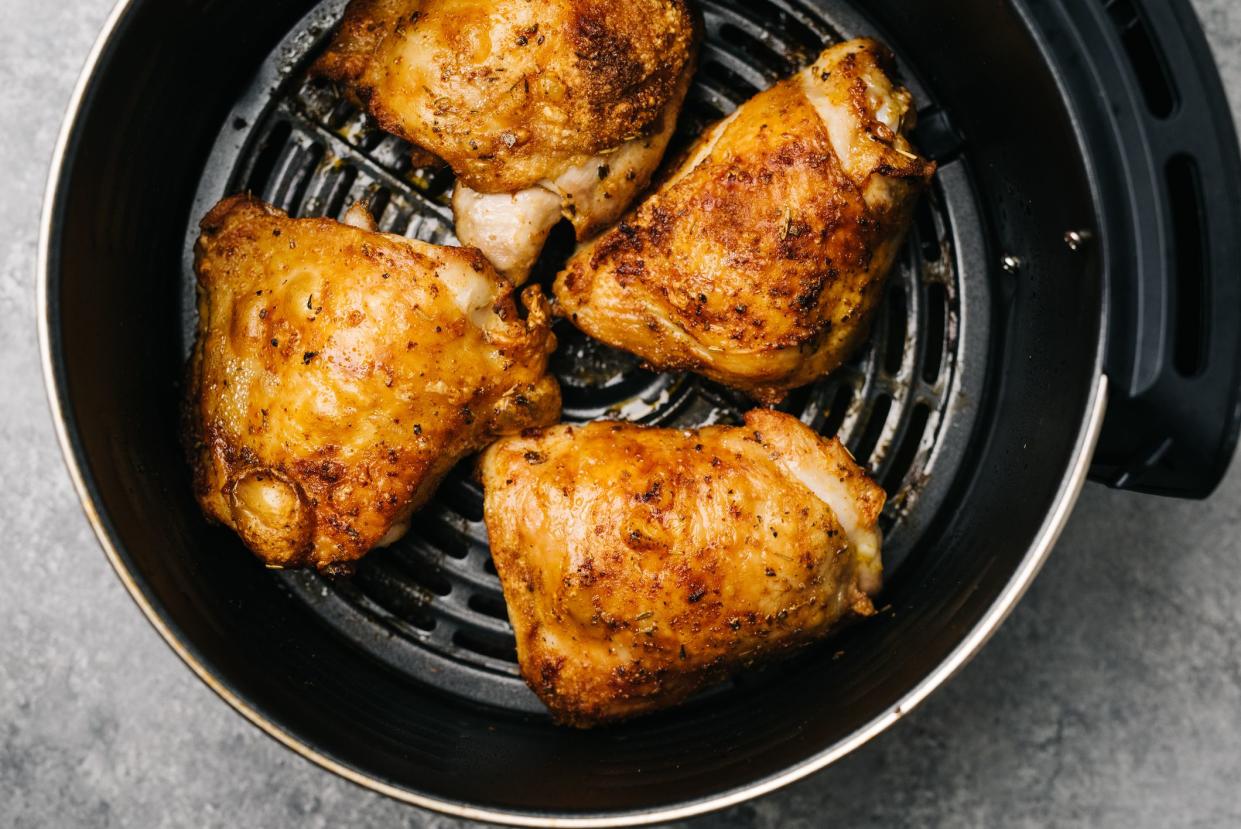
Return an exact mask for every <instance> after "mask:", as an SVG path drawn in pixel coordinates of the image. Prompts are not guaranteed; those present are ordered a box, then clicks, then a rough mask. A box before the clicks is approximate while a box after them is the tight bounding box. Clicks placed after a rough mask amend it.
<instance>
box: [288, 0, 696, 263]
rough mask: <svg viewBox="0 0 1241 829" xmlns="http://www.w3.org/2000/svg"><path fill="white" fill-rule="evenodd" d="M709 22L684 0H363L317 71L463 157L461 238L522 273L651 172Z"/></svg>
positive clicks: (439, 153) (439, 151)
mask: <svg viewBox="0 0 1241 829" xmlns="http://www.w3.org/2000/svg"><path fill="white" fill-rule="evenodd" d="M698 37H699V21H698V19H697V17H696V15H695V14H694V12H692V11H691V9H690V8H689V6H688V4H687V2H686V0H627V2H623V3H617V2H613V0H542V2H537V3H535V2H530V0H352V1H351V2H350V3H349V5H348V7H347V8H346V11H345V15H344V19H343V20H342V22H341V27H340V30H339V31H338V33H337V35H336V37H335V39H334V40H333V42H332V44H331V45H330V46H329V48H328V50H327V51H326V52H325V53H324V54H323V56H322V57H321V58H320V59H319V60H318V61H317V62H316V64H315V67H314V69H313V71H314V72H316V73H317V74H319V75H321V76H323V77H327V78H330V79H333V80H335V81H338V82H339V83H341V84H342V85H344V86H345V88H346V89H348V90H349V91H350V92H351V94H352V95H353V96H354V97H355V98H356V99H357V100H358V101H359V102H360V103H362V104H363V105H364V106H365V107H366V110H367V111H368V112H369V113H370V115H371V116H372V117H373V118H374V119H375V120H376V121H377V122H378V123H379V125H380V126H382V127H383V128H384V129H386V130H388V131H389V132H391V133H394V134H396V135H398V136H400V137H402V138H404V139H406V140H407V141H409V142H410V143H412V144H414V145H415V146H416V147H418V148H419V149H420V151H422V152H425V153H429V154H430V155H431V156H435V157H438V158H439V159H442V160H443V161H444V162H445V163H447V164H448V165H449V166H450V167H452V169H453V171H454V172H455V173H456V174H457V177H458V183H457V187H456V190H455V192H454V195H453V209H454V214H455V216H456V223H457V236H458V238H460V239H461V241H462V242H463V243H464V244H466V245H472V246H474V247H477V248H479V249H480V250H482V251H483V253H484V254H485V255H486V256H487V257H488V258H489V259H490V260H491V262H492V263H493V264H494V265H495V266H496V267H497V268H498V269H499V270H500V272H501V273H503V274H504V275H505V276H507V277H509V278H510V279H511V280H512V281H513V282H514V283H516V284H521V283H522V282H523V281H524V280H525V279H526V278H527V277H528V275H529V273H530V269H531V267H532V266H533V265H534V264H535V262H536V260H537V259H538V256H539V254H540V252H541V250H542V248H543V246H544V244H545V242H546V240H547V237H548V235H549V234H550V232H551V230H552V228H553V227H554V226H555V225H556V224H557V222H559V221H560V219H561V218H562V217H563V218H566V219H568V220H569V221H570V222H571V223H572V224H573V226H574V228H575V231H576V233H577V236H578V238H579V239H587V238H590V237H591V236H592V235H594V234H596V233H598V232H599V231H600V230H602V229H603V228H605V227H607V226H609V225H611V224H612V223H614V222H615V221H616V219H618V218H619V217H620V215H621V214H622V213H623V212H624V210H625V209H626V208H627V207H628V205H629V204H630V203H631V202H632V201H633V199H634V198H635V197H636V196H637V195H638V193H639V192H641V191H642V190H643V189H644V188H645V187H646V186H647V184H648V183H649V182H650V179H651V176H652V174H653V173H654V171H655V169H656V168H657V167H658V166H659V163H660V161H661V159H662V158H663V155H664V151H665V150H666V148H667V146H668V142H669V140H670V139H671V137H672V133H673V131H674V129H675V126H676V118H677V114H678V113H679V111H680V108H681V105H682V103H683V101H684V99H685V94H686V92H687V91H688V88H689V82H690V77H691V76H692V74H693V70H694V65H695V58H696V52H697V42H698Z"/></svg>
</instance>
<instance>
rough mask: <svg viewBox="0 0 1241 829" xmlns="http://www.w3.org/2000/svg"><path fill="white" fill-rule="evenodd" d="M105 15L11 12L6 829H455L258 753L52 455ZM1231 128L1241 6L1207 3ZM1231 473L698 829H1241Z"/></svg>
mask: <svg viewBox="0 0 1241 829" xmlns="http://www.w3.org/2000/svg"><path fill="white" fill-rule="evenodd" d="M111 1H112V0H77V2H73V3H55V2H46V0H3V1H2V2H0V169H3V170H4V171H5V179H6V181H5V184H6V193H5V198H4V199H2V200H0V227H2V228H4V231H3V232H0V378H3V381H4V392H3V394H0V480H3V481H5V482H6V483H5V484H4V486H3V487H0V526H3V528H4V530H5V536H6V538H7V539H8V541H7V543H6V544H5V545H4V550H5V553H4V555H5V557H6V563H5V567H4V577H3V578H0V826H5V827H8V826H17V827H33V826H48V827H64V826H92V827H103V826H132V827H142V828H143V829H150V828H151V827H162V826H170V827H183V826H194V827H199V826H221V827H235V826H264V827H286V826H287V827H299V829H307V828H308V827H320V826H331V827H336V826H346V825H357V826H385V827H392V826H411V827H413V826H419V827H421V826H437V827H449V826H451V827H457V826H462V825H464V824H462V823H461V822H459V821H455V820H450V819H448V818H444V817H440V816H438V815H433V814H431V813H428V812H423V811H419V810H416V809H412V808H409V807H406V806H403V805H400V804H398V803H395V802H393V801H390V800H387V799H385V798H383V797H380V796H378V795H375V794H371V793H369V792H367V791H363V790H361V789H359V788H357V787H355V786H353V785H351V784H349V783H346V782H344V781H342V780H339V779H337V778H335V777H333V776H332V775H330V774H328V773H327V772H324V771H321V770H319V769H318V768H317V767H315V766H312V765H311V764H310V763H308V762H306V761H304V760H302V759H300V758H298V757H297V756H295V755H293V754H291V753H290V752H288V751H286V750H285V749H283V748H281V747H280V746H278V745H277V744H276V743H275V742H273V741H272V740H270V739H268V738H267V737H265V736H264V735H262V734H261V733H260V732H259V731H258V730H256V729H255V728H253V727H252V726H250V725H249V724H247V723H246V722H245V721H243V720H242V718H241V717H240V716H238V715H236V714H234V713H233V712H232V710H231V709H229V708H228V707H227V706H226V705H225V704H224V703H223V702H221V701H220V700H219V699H217V698H216V697H215V695H213V694H212V693H211V692H210V691H209V690H207V688H206V687H205V686H203V685H201V684H200V683H199V682H198V681H197V680H196V679H194V678H193V676H191V674H190V672H189V671H187V670H186V669H185V668H184V667H183V666H182V665H181V663H180V662H179V661H178V660H177V658H176V657H175V656H174V655H173V653H172V651H170V650H169V649H168V647H167V646H165V645H164V644H163V642H161V641H160V639H159V637H158V636H157V635H156V633H155V632H154V630H152V629H151V628H150V627H149V626H148V625H147V623H146V622H145V621H144V620H143V618H142V616H141V614H140V613H139V612H138V611H137V609H136V608H135V607H134V605H133V603H132V602H131V601H130V599H129V598H128V596H126V595H125V593H124V591H123V589H122V588H121V585H120V582H119V581H118V580H117V579H116V577H115V576H114V575H113V573H112V571H111V570H110V569H109V567H108V565H107V563H106V561H105V560H104V557H103V555H102V554H101V553H100V551H99V548H98V546H97V544H96V542H95V539H94V536H93V535H92V534H91V531H90V529H89V528H88V526H87V523H86V520H85V519H84V517H83V515H82V513H81V510H80V509H79V507H78V504H77V501H76V499H75V497H74V495H73V492H72V490H71V487H70V484H69V480H68V477H67V474H66V473H65V471H64V467H63V464H62V462H61V458H60V452H59V450H58V448H57V446H56V443H55V439H54V437H53V432H52V426H51V422H50V417H49V414H48V408H47V405H46V403H45V398H44V392H43V380H42V375H41V372H40V369H39V362H38V353H37V351H38V349H37V345H36V340H35V324H34V287H33V280H34V260H35V245H36V234H37V222H38V211H39V205H40V200H41V198H42V192H43V184H44V180H45V178H46V175H47V164H48V161H49V158H50V155H51V152H52V145H53V142H54V140H55V136H56V132H57V129H58V127H59V123H60V119H61V115H62V113H63V111H64V108H65V105H66V103H67V100H68V97H69V92H70V89H71V87H72V85H73V82H74V79H75V77H76V76H77V73H78V70H79V67H80V66H81V64H82V62H83V60H84V58H85V55H86V54H87V51H88V50H89V48H90V45H91V43H92V41H93V40H94V38H95V34H96V32H97V30H98V29H99V27H100V26H101V24H102V23H103V20H104V18H105V16H106V14H107V11H108V8H109V7H110V5H111ZM1195 5H1196V6H1197V8H1198V10H1199V12H1200V14H1201V15H1202V16H1203V18H1204V20H1205V23H1206V28H1207V31H1208V34H1209V35H1210V37H1211V43H1212V46H1213V48H1214V51H1215V54H1216V56H1217V58H1219V60H1220V62H1221V63H1222V64H1223V67H1224V72H1225V76H1226V79H1227V81H1228V83H1229V90H1230V93H1231V95H1232V100H1233V109H1234V112H1238V113H1241V2H1237V0H1195ZM1238 596H1241V464H1237V465H1236V466H1235V467H1234V469H1233V472H1232V474H1231V475H1230V476H1229V478H1228V480H1227V481H1226V482H1225V483H1224V485H1223V486H1222V487H1221V488H1220V490H1219V492H1218V493H1217V494H1216V495H1215V496H1214V497H1213V498H1212V499H1211V500H1210V501H1207V502H1205V503H1176V502H1171V501H1163V500H1156V499H1150V498H1143V497H1140V496H1135V495H1127V494H1121V493H1115V492H1110V491H1107V490H1104V489H1102V488H1099V487H1094V486H1090V487H1088V488H1087V489H1086V492H1085V494H1084V495H1083V497H1082V499H1081V504H1080V506H1079V507H1078V509H1077V511H1076V513H1075V515H1074V517H1073V519H1072V521H1071V522H1070V524H1069V527H1068V530H1067V532H1066V533H1065V535H1064V538H1063V540H1062V541H1061V543H1060V545H1059V546H1058V547H1057V549H1056V551H1055V553H1054V554H1053V555H1052V557H1051V560H1050V562H1049V563H1048V565H1047V567H1046V569H1045V570H1044V571H1043V574H1042V575H1041V576H1040V578H1039V579H1038V582H1037V583H1036V584H1035V586H1034V588H1033V589H1032V590H1031V591H1030V593H1029V595H1028V596H1027V597H1026V598H1025V600H1024V601H1023V602H1022V603H1021V605H1020V606H1019V607H1018V609H1017V611H1016V613H1015V614H1014V615H1013V616H1012V618H1011V619H1010V620H1009V621H1008V622H1007V623H1006V624H1005V625H1004V626H1003V628H1002V629H1001V630H1000V632H999V634H998V635H997V636H996V637H995V639H994V640H993V641H992V642H991V644H990V645H988V646H987V648H986V649H985V650H984V651H983V653H982V654H981V656H979V657H978V658H977V659H976V660H974V662H973V663H971V664H970V665H969V666H968V667H967V668H966V669H965V671H964V672H963V673H962V674H961V675H960V676H958V677H957V678H956V679H954V680H953V681H952V682H951V683H949V685H948V686H947V687H946V688H944V689H942V690H940V691H939V692H937V693H936V694H934V695H933V696H932V697H931V698H930V699H929V700H928V701H927V702H926V703H925V704H923V705H922V706H921V707H920V708H918V709H917V710H916V711H914V712H913V713H912V714H911V715H910V716H908V717H907V718H905V719H904V720H903V721H902V722H900V723H898V724H897V725H896V726H895V727H893V728H892V729H890V730H889V731H888V732H886V733H885V734H883V735H882V736H880V737H879V738H877V739H876V740H874V741H872V742H871V743H869V744H868V745H866V746H865V747H863V748H862V749H861V750H859V751H857V752H856V753H854V754H853V755H851V756H849V757H848V758H846V759H845V760H843V761H842V762H840V763H837V764H836V765H835V766H833V767H831V768H829V769H828V770H826V771H824V772H822V773H820V774H818V775H815V776H814V777H812V778H810V779H808V780H805V781H803V782H801V783H799V784H797V785H794V786H792V787H791V788H789V789H786V790H784V791H782V792H779V793H777V794H775V795H772V796H770V797H767V798H765V799H762V800H759V801H757V802H754V803H750V804H746V805H743V806H740V807H738V808H735V809H732V810H731V811H728V812H724V813H722V814H719V815H713V816H709V817H706V818H703V819H700V820H698V821H695V822H692V823H691V824H689V825H693V826H696V827H704V826H735V827H785V828H791V827H812V826H814V827H817V826H823V825H827V824H828V823H830V824H831V825H836V826H852V825H874V826H884V827H895V826H928V825H944V826H998V825H1004V826H1014V825H1016V826H1026V825H1029V826H1044V825H1048V824H1055V825H1087V826H1125V827H1133V826H1160V827H1162V826H1189V825H1194V826H1238V825H1241V796H1239V793H1241V783H1239V782H1238V781H1241V601H1238V598H1237V597H1238Z"/></svg>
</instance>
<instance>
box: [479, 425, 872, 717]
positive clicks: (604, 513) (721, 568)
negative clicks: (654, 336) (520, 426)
mask: <svg viewBox="0 0 1241 829" xmlns="http://www.w3.org/2000/svg"><path fill="white" fill-rule="evenodd" d="M481 473H482V478H483V484H484V488H485V490H486V499H485V510H486V522H487V531H488V534H489V536H490V539H491V551H492V557H493V559H494V561H495V564H496V569H497V571H498V572H499V574H500V580H501V582H502V584H503V587H504V596H505V599H506V600H507V603H508V609H509V618H510V620H511V621H512V624H513V628H514V630H515V632H516V634H517V655H518V659H519V661H520V662H521V669H522V674H523V676H524V677H525V679H526V681H527V682H528V683H529V684H530V686H531V688H533V690H534V691H535V693H536V694H538V695H539V697H540V698H541V699H542V700H543V701H544V702H545V703H546V704H547V706H548V707H549V708H550V709H551V711H552V713H553V714H554V715H555V716H556V718H557V719H558V720H560V721H562V722H564V723H568V724H571V725H576V726H583V727H585V726H591V725H596V724H599V723H603V722H607V721H612V720H618V719H623V718H626V717H630V716H633V715H636V714H641V713H644V712H648V711H652V710H655V709H658V708H663V707H667V706H669V705H674V704H676V703H678V702H680V701H682V700H684V699H685V698H686V697H688V696H689V695H691V694H693V693H694V692H695V691H697V690H699V689H701V688H702V687H704V686H705V685H707V684H709V683H712V682H715V681H718V680H720V679H723V678H725V677H727V676H729V675H731V674H733V673H736V672H737V671H738V670H741V669H743V668H745V667H747V666H749V665H750V664H752V663H754V662H757V661H760V660H763V659H767V658H771V657H773V656H776V655H778V654H782V653H786V652H788V651H790V650H792V649H794V648H797V647H799V646H802V645H805V644H808V643H810V642H813V641H815V640H817V639H819V638H821V637H823V636H824V635H825V634H827V633H828V631H829V630H831V629H832V627H833V626H835V625H836V624H837V623H839V622H841V621H842V620H844V619H847V618H849V617H854V616H867V615H870V614H872V613H873V612H874V609H873V607H872V605H871V600H870V596H872V595H874V594H875V593H876V592H877V591H878V589H879V587H880V582H881V573H882V566H881V563H880V537H879V532H878V530H877V529H876V521H877V520H878V517H879V513H880V510H881V509H882V508H883V503H884V493H883V490H882V489H880V488H879V486H878V485H876V484H875V483H874V482H873V481H871V480H870V479H869V478H868V477H867V476H866V474H865V473H864V472H863V471H862V470H861V469H860V468H859V467H858V465H857V464H856V463H855V462H854V461H853V458H852V457H851V456H850V455H849V453H848V451H847V450H846V449H845V448H844V447H843V446H842V445H841V444H840V442H839V441H837V440H825V439H823V438H821V437H819V436H818V435H816V434H815V433H814V432H812V431H811V430H810V429H809V428H807V427H806V426H805V425H803V424H802V423H801V421H799V420H797V419H795V418H792V417H789V416H787V415H783V414H779V413H776V412H773V411H769V410H757V411H753V412H751V413H750V414H748V415H747V416H746V419H745V427H744V428H739V427H724V426H712V427H708V428H704V429H700V430H696V431H678V430H672V429H654V428H647V427H641V426H634V425H628V424H621V423H608V422H599V423H592V424H589V425H587V426H568V425H562V426H556V427H554V428H551V429H547V430H545V431H535V432H531V433H527V434H524V435H522V436H520V437H513V438H507V439H505V440H502V441H500V442H499V443H497V444H495V445H494V446H492V447H491V448H490V449H489V450H487V452H486V453H485V454H484V455H483V458H482V461H481Z"/></svg>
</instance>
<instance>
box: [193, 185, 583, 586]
mask: <svg viewBox="0 0 1241 829" xmlns="http://www.w3.org/2000/svg"><path fill="white" fill-rule="evenodd" d="M350 221H351V223H353V224H355V225H359V227H350V226H347V225H344V224H340V223H337V222H334V221H331V220H328V219H300V220H299V219H290V218H289V217H288V216H286V215H285V214H284V213H283V212H281V211H279V210H277V209H275V208H273V207H270V206H268V205H265V204H263V203H261V202H259V201H257V200H255V199H252V198H249V197H246V196H234V197H232V198H228V199H225V200H224V201H223V202H221V203H220V204H219V205H217V206H216V207H215V208H214V209H213V210H212V211H211V212H210V213H209V214H208V215H207V217H206V218H205V219H203V222H202V235H201V237H200V238H199V241H198V245H197V249H196V268H197V272H198V285H199V299H198V310H199V321H198V335H197V342H196V344H195V348H194V353H193V359H192V361H191V378H190V388H189V395H188V399H187V410H186V415H187V417H186V428H187V434H186V442H187V449H188V452H189V456H190V460H191V463H192V465H193V467H194V487H195V492H196V494H197V496H198V500H199V503H200V504H201V505H202V508H203V510H204V511H205V512H206V514H207V515H208V516H210V517H211V518H213V519H215V520H217V521H219V522H220V523H222V524H225V525H227V526H229V527H231V528H232V529H234V530H236V532H237V533H238V534H239V535H240V536H241V537H242V539H243V540H244V541H245V543H246V544H247V545H248V546H249V547H250V549H251V550H253V551H254V552H255V553H256V554H257V555H258V556H259V557H260V558H262V559H263V560H264V561H265V562H266V563H267V564H268V565H270V566H273V567H293V566H301V565H313V566H315V567H319V568H329V567H333V566H339V565H343V564H346V563H348V562H352V561H354V560H356V559H358V558H361V557H362V556H363V555H364V554H365V553H366V552H367V551H368V550H370V549H371V548H372V547H375V546H381V545H384V544H387V543H391V542H392V541H395V540H396V539H397V538H399V537H400V535H401V534H402V533H404V531H405V529H406V527H407V523H408V520H409V517H410V515H411V513H413V511H414V510H416V509H417V508H418V507H419V506H421V505H422V504H423V503H424V502H425V501H426V500H427V498H429V497H430V495H431V493H432V491H433V490H434V489H435V487H436V485H437V484H438V483H439V481H440V479H441V478H442V477H443V476H444V474H445V473H447V472H448V470H449V469H450V468H451V467H452V466H453V465H454V464H455V463H457V462H458V461H459V460H460V459H461V458H462V457H464V456H465V455H467V454H469V453H470V452H473V451H475V450H478V449H480V448H482V447H483V446H486V445H487V444H488V443H490V442H491V441H492V440H493V439H494V438H495V437H496V436H498V435H504V434H510V433H516V432H520V431H521V430H522V429H524V428H526V427H531V426H546V425H548V424H550V423H554V422H555V421H556V420H557V419H558V418H559V415H560V392H559V388H558V386H557V385H556V382H555V380H553V379H552V378H550V377H549V376H548V375H547V374H546V373H545V368H546V365H547V358H548V355H549V354H550V352H551V351H552V350H553V349H554V348H555V337H554V336H553V335H552V334H551V332H550V330H549V327H548V309H547V303H546V301H545V300H544V299H543V297H542V295H541V294H540V293H539V290H538V289H537V288H535V287H532V288H530V289H529V290H528V291H527V292H526V294H525V296H524V299H525V302H526V305H527V306H528V308H529V309H530V312H529V316H528V318H526V319H524V320H523V319H521V318H520V317H519V316H518V312H517V307H516V304H515V303H514V299H513V288H512V286H511V285H510V284H509V283H508V282H507V281H506V280H504V279H502V278H500V277H498V276H497V275H496V273H495V272H494V271H493V270H492V269H491V267H490V266H489V265H488V264H487V263H486V261H485V260H484V259H483V258H482V256H481V255H479V254H478V253H477V252H476V251H469V250H464V249H461V248H444V247H437V246H434V245H428V244H424V243H422V242H415V241H411V240H409V239H405V238H402V237H399V236H390V235H385V234H381V233H376V232H374V231H373V228H371V227H369V225H370V216H369V215H368V214H367V213H366V212H365V211H364V210H358V209H354V210H352V211H351V212H350Z"/></svg>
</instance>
